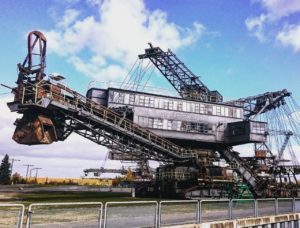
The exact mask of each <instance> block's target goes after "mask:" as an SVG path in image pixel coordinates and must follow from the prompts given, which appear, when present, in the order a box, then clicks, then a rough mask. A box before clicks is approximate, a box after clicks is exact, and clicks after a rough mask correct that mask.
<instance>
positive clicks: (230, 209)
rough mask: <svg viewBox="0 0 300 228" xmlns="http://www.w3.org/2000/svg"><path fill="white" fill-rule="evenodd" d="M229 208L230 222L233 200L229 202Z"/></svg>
mask: <svg viewBox="0 0 300 228" xmlns="http://www.w3.org/2000/svg"><path fill="white" fill-rule="evenodd" d="M228 206H229V208H228V209H229V211H228V217H229V220H232V199H231V200H229V202H228Z"/></svg>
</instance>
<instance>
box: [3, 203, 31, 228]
mask: <svg viewBox="0 0 300 228" xmlns="http://www.w3.org/2000/svg"><path fill="white" fill-rule="evenodd" d="M24 211H25V207H24V205H23V204H0V228H8V227H22V222H23V218H24Z"/></svg>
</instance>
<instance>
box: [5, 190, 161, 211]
mask: <svg viewBox="0 0 300 228" xmlns="http://www.w3.org/2000/svg"><path fill="white" fill-rule="evenodd" d="M133 200H135V201H138V200H158V199H157V198H138V197H136V198H132V197H131V195H130V194H128V193H114V192H46V191H43V192H34V193H26V192H24V193H15V194H13V195H12V199H10V200H9V199H8V200H5V201H3V200H2V202H3V203H21V204H24V205H25V207H28V205H29V204H31V203H67V202H102V203H105V202H108V201H133ZM0 203H1V201H0Z"/></svg>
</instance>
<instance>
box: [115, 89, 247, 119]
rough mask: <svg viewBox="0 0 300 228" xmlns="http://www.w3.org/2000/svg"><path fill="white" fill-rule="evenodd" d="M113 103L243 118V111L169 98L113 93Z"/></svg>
mask: <svg viewBox="0 0 300 228" xmlns="http://www.w3.org/2000/svg"><path fill="white" fill-rule="evenodd" d="M112 102H114V103H119V104H126V105H140V106H145V107H152V108H160V109H168V110H175V111H184V112H194V113H201V114H208V115H217V116H227V117H235V118H242V109H239V108H233V107H224V106H218V105H210V104H201V103H198V102H197V103H196V102H187V101H176V100H173V99H168V98H158V97H152V96H145V95H141V94H128V93H124V92H115V91H114V92H113V98H112Z"/></svg>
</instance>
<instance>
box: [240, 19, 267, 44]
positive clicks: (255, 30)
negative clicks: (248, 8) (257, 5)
mask: <svg viewBox="0 0 300 228" xmlns="http://www.w3.org/2000/svg"><path fill="white" fill-rule="evenodd" d="M266 19H267V17H266V15H265V14H261V15H260V16H258V17H251V18H247V19H246V21H245V25H246V27H247V29H248V31H249V32H250V33H251V34H252V35H253V36H255V37H256V38H257V39H258V40H259V41H265V39H266V38H265V35H264V33H263V29H264V23H265V22H266Z"/></svg>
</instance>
